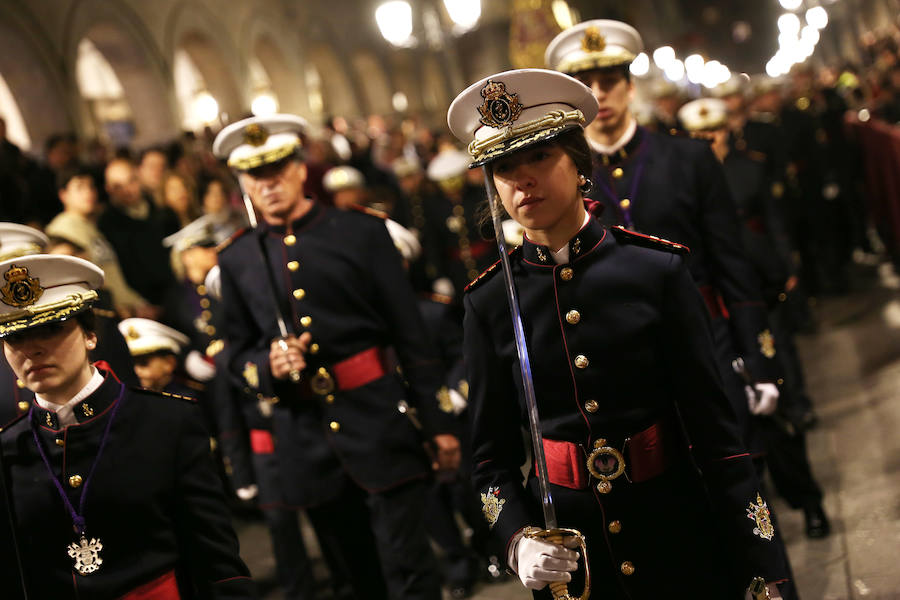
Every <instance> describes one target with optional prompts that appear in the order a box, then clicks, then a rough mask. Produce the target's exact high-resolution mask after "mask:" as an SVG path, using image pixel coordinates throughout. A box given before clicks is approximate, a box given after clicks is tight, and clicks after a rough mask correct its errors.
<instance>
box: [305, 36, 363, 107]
mask: <svg viewBox="0 0 900 600" xmlns="http://www.w3.org/2000/svg"><path fill="white" fill-rule="evenodd" d="M307 56H308V58H309V62H310V63H311V64H312V65H313V66H314V68H315V70H316V73H317V74H318V79H319V85H320V86H321V88H320V90H319V93H321V96H322V114H323V116H328V115H339V116H342V117H358V116H360V115H361V114H363V113H362V107H360V106H359V103H358V102H356V101H355V98H356V94H355V93H354V90H353V85H352V84H351V82H350V79H349V77H348V76H347V73H346V71H345V70H344V67H343V65H342V64H341V61H340V60H339V59H338V56H337V54H335V52H334V50H332V49H331V47H330V46H328V45H326V44H322V43H320V44H316V45H314V46H313V47H311V48H310V49H309V50H308V51H307ZM310 93H311V94H312V93H315V90H310Z"/></svg>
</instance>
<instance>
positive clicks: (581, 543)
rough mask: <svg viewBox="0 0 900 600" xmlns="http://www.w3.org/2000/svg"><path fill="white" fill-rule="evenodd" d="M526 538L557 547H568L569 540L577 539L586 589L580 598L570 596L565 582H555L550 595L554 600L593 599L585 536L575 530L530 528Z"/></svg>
mask: <svg viewBox="0 0 900 600" xmlns="http://www.w3.org/2000/svg"><path fill="white" fill-rule="evenodd" d="M525 537H528V538H532V539H536V540H543V541H545V542H550V543H551V544H556V545H557V546H565V547H568V546H566V544H565V542H566V540H567V539H570V538H575V539H577V540H578V549H579V551H580V552H581V560H583V561H584V588H583V589H582V591H581V595H580V596H572V595H571V594H569V584H568V583H566V582H565V581H554V582H551V583H550V586H549V587H550V593H551V594H553V600H588V598H590V597H591V563H590V562H589V561H588V555H587V544H586V543H585V539H584V536H583V535H582V534H581V532H580V531H577V530H575V529H563V528H555V529H536V528H529V529H526V530H525Z"/></svg>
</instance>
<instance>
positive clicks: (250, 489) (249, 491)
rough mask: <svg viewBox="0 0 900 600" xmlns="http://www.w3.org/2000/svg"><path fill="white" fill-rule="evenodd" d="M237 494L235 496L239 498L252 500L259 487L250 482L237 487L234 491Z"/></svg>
mask: <svg viewBox="0 0 900 600" xmlns="http://www.w3.org/2000/svg"><path fill="white" fill-rule="evenodd" d="M234 492H235V493H236V494H237V497H238V498H240V499H241V500H253V499H254V498H256V495H257V494H258V493H259V488H258V487H256V484H255V483H251V484H250V485H248V486H246V487H242V488H238V489H236V490H235V491H234Z"/></svg>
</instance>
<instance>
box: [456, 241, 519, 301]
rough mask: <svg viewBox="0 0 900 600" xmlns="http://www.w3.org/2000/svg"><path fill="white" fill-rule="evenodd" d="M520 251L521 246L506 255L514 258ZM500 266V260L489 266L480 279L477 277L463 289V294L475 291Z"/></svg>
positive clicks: (508, 251)
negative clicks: (514, 254)
mask: <svg viewBox="0 0 900 600" xmlns="http://www.w3.org/2000/svg"><path fill="white" fill-rule="evenodd" d="M518 249H519V246H516V247H515V248H513V249H512V250H507V251H506V253H507V254H509V255H510V256H512V255H513V253H514V252H515V251H516V250H518ZM499 266H500V260H499V259H498V260H497V262H495V263H494V264H492V265H491V266H489V267H488V268H487V269H485V270H484V271H482V272H481V275H479V276H478V277H476V278H475V279H473V280H472V281H470V282H469V285H467V286H466V287H465V288H464V289H463V292H468V291H469V290H473V289H475V287H476V286H478V285H479V284H480V283H481V282H482V281H484V280H485V279H487V278H488V276H490V275H492V274H493V273H494V272H495V271H496V270H497V267H499Z"/></svg>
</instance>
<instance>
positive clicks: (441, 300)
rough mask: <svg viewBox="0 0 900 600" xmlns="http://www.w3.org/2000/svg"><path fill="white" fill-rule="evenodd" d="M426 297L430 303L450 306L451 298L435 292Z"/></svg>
mask: <svg viewBox="0 0 900 600" xmlns="http://www.w3.org/2000/svg"><path fill="white" fill-rule="evenodd" d="M426 297H427V298H428V299H429V300H431V301H432V302H437V303H438V304H451V303H452V302H453V296H448V295H446V294H438V293H436V292H432V293H430V294H427V295H426Z"/></svg>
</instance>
